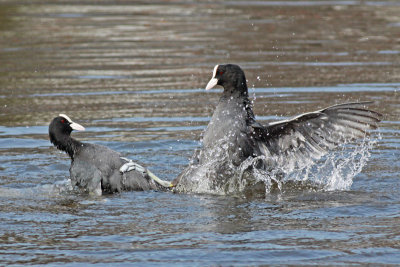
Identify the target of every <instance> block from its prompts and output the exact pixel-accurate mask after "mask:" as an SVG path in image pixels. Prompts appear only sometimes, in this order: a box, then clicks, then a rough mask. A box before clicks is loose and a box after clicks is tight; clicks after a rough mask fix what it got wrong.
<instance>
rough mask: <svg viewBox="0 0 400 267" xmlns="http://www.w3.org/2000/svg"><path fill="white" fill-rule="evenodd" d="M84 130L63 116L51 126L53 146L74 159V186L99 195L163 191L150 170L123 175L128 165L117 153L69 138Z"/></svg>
mask: <svg viewBox="0 0 400 267" xmlns="http://www.w3.org/2000/svg"><path fill="white" fill-rule="evenodd" d="M84 129H85V128H83V127H82V126H81V125H79V124H77V123H74V122H73V121H72V120H71V119H70V118H69V117H68V116H66V115H63V114H60V116H58V117H56V118H54V119H53V120H52V122H51V123H50V125H49V137H50V141H51V143H53V144H54V146H56V147H57V148H58V149H59V150H62V151H65V152H67V153H68V155H69V156H70V158H71V167H70V178H71V181H72V183H73V185H77V186H78V187H80V188H83V189H85V190H87V191H89V192H90V193H94V194H96V195H101V194H102V193H104V192H105V193H114V192H121V191H124V190H151V189H154V190H156V189H161V188H162V186H160V185H159V184H157V183H155V181H154V180H153V179H151V178H150V177H149V173H148V172H147V170H144V171H143V170H131V171H128V172H124V173H122V172H121V171H120V168H121V167H122V166H123V165H124V164H126V163H127V161H126V160H125V159H123V158H121V155H120V154H119V153H118V152H116V151H114V150H111V149H109V148H107V147H105V146H101V145H97V144H89V143H83V142H80V141H78V140H76V139H73V138H72V137H71V136H70V134H71V132H72V130H84Z"/></svg>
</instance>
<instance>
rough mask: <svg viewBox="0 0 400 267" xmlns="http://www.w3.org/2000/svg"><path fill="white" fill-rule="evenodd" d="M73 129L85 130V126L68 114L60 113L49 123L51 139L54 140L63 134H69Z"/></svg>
mask: <svg viewBox="0 0 400 267" xmlns="http://www.w3.org/2000/svg"><path fill="white" fill-rule="evenodd" d="M72 130H77V131H84V130H85V128H84V127H83V126H82V125H80V124H78V123H75V122H73V121H72V120H71V119H70V118H69V117H68V116H67V115H64V114H60V115H59V116H58V117H55V118H54V119H53V120H52V122H51V123H50V125H49V135H50V140H51V141H52V142H53V141H54V140H55V139H57V138H60V137H62V136H69V135H70V134H71V132H72ZM53 143H54V142H53Z"/></svg>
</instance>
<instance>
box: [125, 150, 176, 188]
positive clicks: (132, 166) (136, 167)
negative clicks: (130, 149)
mask: <svg viewBox="0 0 400 267" xmlns="http://www.w3.org/2000/svg"><path fill="white" fill-rule="evenodd" d="M121 159H123V160H125V161H127V163H125V164H124V165H122V166H121V168H119V171H120V172H121V173H126V172H129V171H132V170H136V171H139V172H142V173H143V174H144V175H146V174H147V175H148V176H149V177H150V178H151V179H153V180H154V181H155V182H156V183H158V184H159V185H162V186H164V187H167V188H170V187H173V185H172V183H171V182H169V181H164V180H161V179H160V178H158V177H157V176H156V175H155V174H154V173H152V172H151V171H149V170H148V169H146V168H145V167H143V166H141V165H139V164H137V163H135V162H133V161H132V160H130V159H127V158H124V157H121Z"/></svg>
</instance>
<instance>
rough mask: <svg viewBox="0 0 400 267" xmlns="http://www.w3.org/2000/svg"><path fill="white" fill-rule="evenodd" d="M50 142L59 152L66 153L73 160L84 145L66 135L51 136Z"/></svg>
mask: <svg viewBox="0 0 400 267" xmlns="http://www.w3.org/2000/svg"><path fill="white" fill-rule="evenodd" d="M50 141H51V143H53V144H54V146H55V147H57V148H58V149H59V150H62V151H64V152H66V153H67V154H68V155H69V157H70V158H71V159H74V155H75V153H76V152H77V151H78V149H79V148H80V147H81V146H82V145H83V143H81V142H79V141H78V140H75V139H74V138H72V137H71V136H69V135H65V134H64V135H57V134H50Z"/></svg>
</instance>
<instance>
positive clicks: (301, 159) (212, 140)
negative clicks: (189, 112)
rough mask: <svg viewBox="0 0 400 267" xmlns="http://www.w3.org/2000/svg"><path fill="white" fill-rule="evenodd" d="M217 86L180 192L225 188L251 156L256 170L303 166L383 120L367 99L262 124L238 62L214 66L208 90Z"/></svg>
mask: <svg viewBox="0 0 400 267" xmlns="http://www.w3.org/2000/svg"><path fill="white" fill-rule="evenodd" d="M216 85H221V86H222V87H223V88H224V91H223V92H222V96H221V97H220V99H219V102H218V105H217V107H216V108H215V111H214V114H213V116H212V118H211V121H210V123H209V124H208V126H207V128H206V130H205V132H204V133H203V139H202V147H201V148H200V149H199V150H198V151H196V152H195V154H194V156H193V160H192V162H191V163H190V164H189V166H188V167H187V168H186V169H185V170H184V171H183V172H182V173H181V174H180V175H179V176H178V177H177V178H176V179H175V180H174V181H173V184H174V185H175V186H176V191H180V192H182V191H184V192H188V191H189V192H190V191H194V192H196V191H198V190H199V188H200V187H201V186H204V185H205V184H206V186H207V187H209V188H210V190H212V189H213V188H212V187H215V188H218V189H219V190H225V189H226V187H228V186H230V184H231V182H230V181H229V179H231V178H232V176H233V175H236V172H235V170H234V168H236V167H238V166H240V165H241V164H243V162H244V161H245V160H247V159H249V158H256V157H257V158H259V159H260V160H258V161H257V164H256V168H260V169H263V170H271V169H273V168H275V167H277V166H279V167H280V168H283V169H285V168H286V169H290V168H292V169H293V168H296V167H299V168H301V167H304V166H306V165H307V164H310V163H311V162H312V161H313V160H316V159H319V158H321V157H322V156H323V155H325V154H326V153H327V152H328V151H329V150H331V149H333V148H335V147H337V146H338V145H339V144H341V143H343V142H346V141H348V140H352V139H356V138H362V137H364V136H365V135H366V134H367V131H368V130H370V129H375V128H376V127H377V123H378V122H379V121H380V119H381V114H379V113H377V112H374V111H371V110H368V109H366V108H365V105H367V104H368V103H369V102H360V103H346V104H339V105H334V106H331V107H328V108H324V109H321V110H317V111H314V112H309V113H304V114H301V115H298V116H296V117H293V118H292V119H288V120H282V121H276V122H272V123H269V124H267V125H262V124H260V123H258V122H257V121H256V120H255V117H254V114H253V110H252V105H251V101H250V100H249V95H248V88H247V83H246V77H245V74H244V72H243V70H242V69H241V68H240V67H239V66H237V65H233V64H227V65H217V66H215V68H214V71H213V74H212V78H211V80H210V81H209V83H208V84H207V86H206V90H209V89H211V88H213V87H214V86H216ZM238 186H242V187H243V185H240V183H239V185H238ZM253 186H254V184H253ZM224 187H225V189H224Z"/></svg>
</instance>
